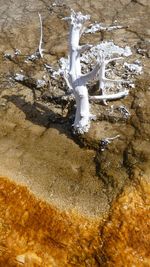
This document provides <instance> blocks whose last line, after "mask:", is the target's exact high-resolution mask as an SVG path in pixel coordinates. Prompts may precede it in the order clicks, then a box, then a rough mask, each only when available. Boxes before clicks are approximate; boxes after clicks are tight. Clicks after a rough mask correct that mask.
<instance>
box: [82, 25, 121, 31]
mask: <svg viewBox="0 0 150 267" xmlns="http://www.w3.org/2000/svg"><path fill="white" fill-rule="evenodd" d="M122 28H123V26H120V25H110V26H106V25H104V24H103V23H95V24H91V25H90V27H89V28H88V29H87V30H85V33H95V32H99V31H113V30H117V29H122Z"/></svg>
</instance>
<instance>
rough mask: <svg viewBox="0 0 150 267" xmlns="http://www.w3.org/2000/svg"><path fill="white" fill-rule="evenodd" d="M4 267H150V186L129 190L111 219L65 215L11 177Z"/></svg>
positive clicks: (1, 196) (0, 216)
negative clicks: (13, 180) (17, 183)
mask: <svg viewBox="0 0 150 267" xmlns="http://www.w3.org/2000/svg"><path fill="white" fill-rule="evenodd" d="M0 192H1V193H0V266H3V267H6V266H7V267H16V266H26V267H27V266H28V267H29V266H30V267H32V266H41V267H44V266H46V267H50V266H51V267H54V266H59V267H60V266H62V267H63V266H91V267H96V266H118V267H119V266H149V264H150V257H149V255H150V232H149V229H150V218H149V215H150V214H149V208H150V186H149V185H148V183H147V182H146V180H145V179H141V180H140V181H139V183H138V184H133V185H132V186H130V187H127V188H126V189H125V190H124V192H123V193H122V195H121V196H120V197H119V198H118V200H117V201H115V202H114V204H113V206H112V210H111V212H110V216H108V218H107V219H106V218H105V219H103V220H102V218H99V219H97V220H94V219H88V218H86V217H83V216H80V215H79V214H75V213H73V212H71V211H70V212H69V211H68V212H61V211H60V210H58V209H56V208H55V207H52V206H50V205H49V204H47V203H45V202H43V201H41V200H39V199H37V198H35V197H34V196H33V195H32V194H31V193H30V192H29V191H28V189H27V188H26V187H24V186H20V185H16V184H15V183H14V182H11V181H10V180H8V179H7V178H3V177H1V182H0Z"/></svg>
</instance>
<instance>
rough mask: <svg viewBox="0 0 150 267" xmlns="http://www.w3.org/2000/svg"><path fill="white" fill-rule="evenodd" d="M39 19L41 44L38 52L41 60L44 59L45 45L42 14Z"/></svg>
mask: <svg viewBox="0 0 150 267" xmlns="http://www.w3.org/2000/svg"><path fill="white" fill-rule="evenodd" d="M38 15H39V19H40V42H39V48H38V52H39V55H40V57H41V58H43V49H42V43H43V25H42V17H41V14H40V13H38Z"/></svg>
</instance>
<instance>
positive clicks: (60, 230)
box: [0, 0, 150, 267]
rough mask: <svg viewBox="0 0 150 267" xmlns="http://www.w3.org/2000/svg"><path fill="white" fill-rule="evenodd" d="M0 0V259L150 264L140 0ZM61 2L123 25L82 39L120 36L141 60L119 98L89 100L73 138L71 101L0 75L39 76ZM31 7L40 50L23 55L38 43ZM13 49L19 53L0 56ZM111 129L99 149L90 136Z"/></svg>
mask: <svg viewBox="0 0 150 267" xmlns="http://www.w3.org/2000/svg"><path fill="white" fill-rule="evenodd" d="M0 3H1V7H0V27H1V33H0V37H1V38H0V53H1V54H0V69H1V73H0V79H1V83H0V93H1V98H0V175H1V179H0V266H1V267H5V266H6V267H9V266H10V267H13V266H15V267H16V266H17V267H18V266H28V267H32V266H42V267H44V266H46V267H50V266H51V267H54V266H58V267H60V266H62V267H63V266H90V267H91V266H92V267H94V266H114V267H116V266H119V267H120V266H150V257H149V255H150V251H149V249H150V225H149V222H150V218H149V208H150V198H149V196H150V194H149V193H150V184H149V179H150V167H149V166H150V164H149V163H150V142H149V140H150V127H149V123H150V110H149V102H150V91H149V75H148V68H149V55H150V48H149V39H148V38H149V28H148V27H149V25H148V24H149V1H146V0H142V1H141V0H139V1H131V0H130V1H126V0H124V1H115V2H114V1H112V0H109V1H103V0H101V1H95V0H94V1H84V0H81V1H73V0H71V1H67V0H66V1H56V5H53V6H52V5H51V4H52V3H51V2H49V1H47V0H46V1H44V0H43V1H40V0H38V1H36V2H35V1H33V0H26V1H23V2H21V3H20V1H17V0H11V1H9V0H8V1H3V0H1V1H0ZM69 8H74V9H75V10H76V11H78V10H80V11H82V12H84V13H88V14H91V18H92V20H93V21H102V22H104V23H106V24H110V23H113V22H114V21H115V20H117V21H118V22H119V23H120V24H122V25H124V26H125V28H124V29H121V30H119V31H115V32H107V33H103V34H102V33H101V34H95V35H94V36H93V35H91V36H88V37H84V38H83V43H84V42H87V41H88V42H91V43H97V42H99V40H102V39H106V40H110V39H113V40H114V42H116V43H117V44H120V45H122V46H125V45H130V46H131V48H132V51H133V56H132V58H131V62H133V60H135V59H139V60H140V61H141V62H142V64H143V67H144V74H143V75H142V76H140V77H137V79H136V87H135V89H132V91H131V92H130V96H129V97H127V98H126V99H124V100H121V101H117V102H112V103H110V104H109V106H108V108H106V107H104V106H102V105H100V104H96V103H95V104H92V106H91V108H92V111H93V112H94V113H95V114H100V116H99V120H98V121H97V122H93V123H92V125H91V129H90V131H89V133H88V134H86V135H85V136H84V137H82V138H80V139H78V140H77V139H75V138H74V137H73V136H72V135H71V131H70V130H71V129H70V125H71V122H70V121H69V122H68V117H69V116H70V114H72V113H73V111H72V106H67V105H66V104H63V106H62V105H61V104H60V103H56V102H55V103H54V102H50V101H48V99H49V98H45V95H46V96H47V95H48V96H49V95H50V94H52V95H55V94H56V95H59V92H61V90H60V88H59V86H58V85H57V84H54V82H53V81H51V80H50V86H49V88H43V89H41V90H35V89H34V87H33V86H32V84H30V85H29V86H27V85H26V86H25V85H22V84H17V83H14V82H13V81H12V80H11V79H10V77H12V75H14V73H16V72H20V70H22V71H23V73H24V74H26V75H28V76H30V77H32V78H34V79H41V78H42V77H43V75H46V73H45V71H44V68H43V64H44V63H49V64H55V63H56V60H57V59H59V58H60V57H61V56H66V55H67V34H68V27H67V25H66V23H65V22H64V21H62V20H61V18H62V17H64V16H66V15H68V14H69ZM38 12H40V13H41V14H42V17H43V28H44V49H45V54H44V59H43V60H39V61H36V62H29V63H28V64H25V63H24V60H25V58H26V56H27V55H29V54H32V53H34V52H35V51H36V49H37V46H38V41H39V28H38V27H39V21H38V15H37V13H38ZM126 26H128V27H126ZM16 48H17V49H20V50H21V55H20V56H18V57H15V58H13V60H8V59H5V58H4V57H3V55H4V53H6V52H7V53H14V49H16ZM46 77H47V76H46ZM47 79H49V77H48V78H47ZM60 87H61V84H60ZM111 105H114V107H116V108H117V107H118V106H119V105H125V106H126V107H127V108H128V110H129V111H130V113H131V116H130V118H129V119H128V120H125V119H122V117H120V114H118V113H112V114H111V115H110V113H109V112H108V110H109V109H110V107H111ZM118 134H119V135H120V138H119V139H118V140H115V141H114V142H113V143H112V144H110V145H109V146H108V147H107V149H106V150H105V151H103V152H101V151H100V147H99V140H100V139H102V138H105V137H109V136H114V135H118ZM6 177H7V178H6ZM21 184H22V185H21ZM29 190H30V191H29ZM31 191H32V193H31ZM33 193H34V195H33Z"/></svg>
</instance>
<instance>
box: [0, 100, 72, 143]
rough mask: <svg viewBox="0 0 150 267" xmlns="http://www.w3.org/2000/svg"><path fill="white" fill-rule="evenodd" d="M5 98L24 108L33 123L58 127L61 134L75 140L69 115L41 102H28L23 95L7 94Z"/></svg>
mask: <svg viewBox="0 0 150 267" xmlns="http://www.w3.org/2000/svg"><path fill="white" fill-rule="evenodd" d="M3 98H5V99H7V101H8V102H12V103H13V104H14V105H16V107H18V108H19V109H20V110H22V111H23V112H24V113H25V115H26V119H27V120H29V121H31V122H32V123H34V124H36V125H40V126H44V127H45V128H47V129H48V128H56V129H57V130H59V132H60V133H61V134H65V135H66V136H67V137H68V138H70V139H72V140H74V141H77V140H75V136H74V135H73V134H72V130H71V121H69V119H68V118H67V117H63V116H61V115H60V114H57V113H55V112H54V111H52V110H51V109H49V108H48V107H46V106H44V105H42V104H41V103H38V102H36V101H35V102H34V103H33V104H32V103H30V102H26V101H25V99H23V97H22V96H21V95H11V96H8V95H5V96H3Z"/></svg>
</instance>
